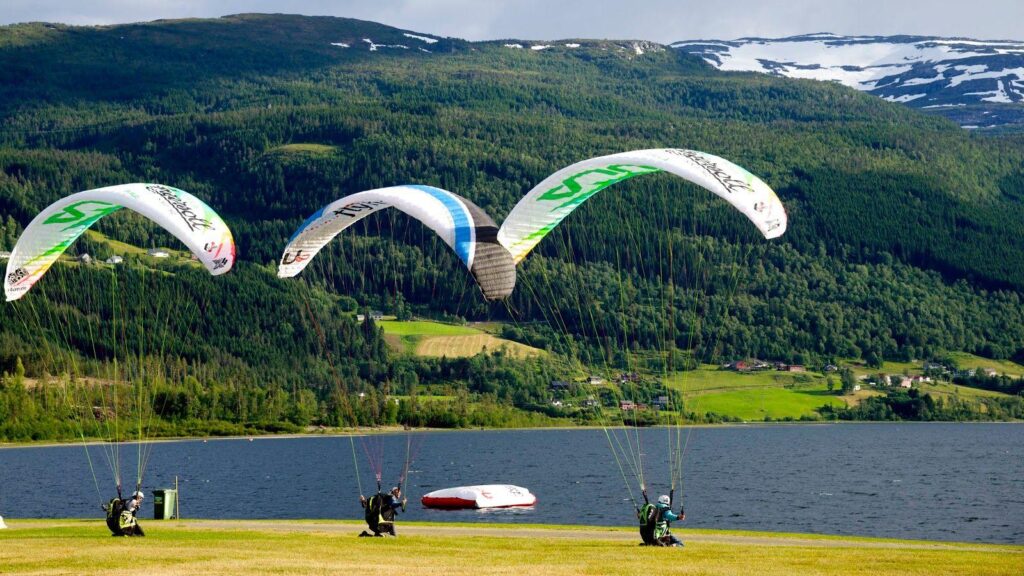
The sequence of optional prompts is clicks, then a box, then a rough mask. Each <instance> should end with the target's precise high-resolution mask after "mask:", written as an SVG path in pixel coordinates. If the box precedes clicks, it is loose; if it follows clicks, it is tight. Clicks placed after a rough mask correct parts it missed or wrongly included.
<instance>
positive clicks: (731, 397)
mask: <svg viewBox="0 0 1024 576" xmlns="http://www.w3.org/2000/svg"><path fill="white" fill-rule="evenodd" d="M824 404H833V405H836V406H845V405H846V403H845V402H844V401H843V399H842V398H841V397H839V396H836V395H835V394H832V393H830V392H829V391H828V390H827V389H826V388H825V386H824V385H819V386H805V387H799V388H792V389H789V388H757V389H748V390H734V391H728V392H713V393H702V394H699V395H696V396H692V397H687V409H688V410H690V411H696V412H698V413H704V412H714V413H715V414H721V415H726V416H733V417H736V418H741V419H743V420H748V421H760V420H764V419H765V418H769V417H770V418H772V419H775V420H779V419H782V418H787V417H788V418H794V419H796V418H800V417H801V416H814V415H815V414H817V412H816V411H815V409H816V408H820V407H821V406H822V405H824Z"/></svg>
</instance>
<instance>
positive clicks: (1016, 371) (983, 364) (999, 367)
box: [950, 352, 1024, 378]
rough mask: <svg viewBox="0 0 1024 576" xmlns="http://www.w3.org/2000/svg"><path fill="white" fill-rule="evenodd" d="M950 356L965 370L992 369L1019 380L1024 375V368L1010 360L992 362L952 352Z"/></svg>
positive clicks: (971, 355) (979, 357) (963, 353)
mask: <svg viewBox="0 0 1024 576" xmlns="http://www.w3.org/2000/svg"><path fill="white" fill-rule="evenodd" d="M950 356H951V357H952V358H953V359H954V360H956V361H957V364H959V365H960V368H961V369H963V370H968V369H970V368H975V369H983V368H991V369H993V370H995V371H996V372H998V373H1000V374H1006V375H1009V376H1013V377H1015V378H1019V377H1020V376H1021V375H1022V374H1024V366H1021V365H1020V364H1017V363H1016V362H1012V361H1010V360H990V359H988V358H982V357H981V356H975V355H973V354H968V353H966V352H952V353H950Z"/></svg>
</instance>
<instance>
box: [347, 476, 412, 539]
mask: <svg viewBox="0 0 1024 576" xmlns="http://www.w3.org/2000/svg"><path fill="white" fill-rule="evenodd" d="M407 502H408V501H407V500H406V499H405V498H403V497H402V489H401V488H399V487H398V486H395V487H394V488H392V489H391V491H390V492H388V493H387V494H383V493H381V492H380V491H378V492H377V493H376V494H375V495H373V496H370V498H369V500H367V499H366V497H365V496H363V495H360V496H359V505H360V506H362V507H363V508H365V509H366V525H367V526H369V528H370V530H371V531H372V532H373V534H370V533H369V532H367V531H365V530H363V532H362V534H360V536H384V535H385V534H387V535H391V536H397V534H395V513H396V512H397V511H398V509H399V508H401V509H402V512H405V505H406V503H407Z"/></svg>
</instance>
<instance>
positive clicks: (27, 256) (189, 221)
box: [4, 184, 235, 302]
mask: <svg viewBox="0 0 1024 576" xmlns="http://www.w3.org/2000/svg"><path fill="white" fill-rule="evenodd" d="M121 208H128V209H129V210H133V211H135V212H138V213H139V214H142V215H143V216H145V217H147V218H149V219H150V220H152V221H154V222H156V223H157V224H159V225H160V226H161V227H163V228H164V229H165V230H167V231H168V232H170V233H171V234H173V235H174V236H175V237H177V238H178V239H179V240H181V241H182V242H184V243H185V245H186V246H188V248H189V250H191V251H192V253H193V254H195V255H196V258H198V259H199V261H200V262H202V263H203V266H205V267H206V269H207V270H209V271H210V273H211V274H213V275H214V276H218V275H220V274H224V273H225V272H227V271H228V270H231V267H232V266H233V265H234V263H235V241H234V240H233V239H232V236H231V230H229V229H228V226H227V224H225V223H224V220H222V219H221V217H220V216H219V215H217V213H216V212H214V211H213V209H212V208H210V207H209V206H207V205H206V203H204V202H203V201H202V200H200V199H199V198H196V197H195V196H193V195H191V194H189V193H188V192H185V191H184V190H179V189H177V188H172V187H170V186H164V185H162V184H122V185H119V186H108V187H106V188H96V189H95V190H86V191H85V192H79V193H77V194H72V195H70V196H67V197H65V198H61V199H60V200H58V201H56V202H54V203H53V204H50V205H49V206H47V207H46V209H44V210H43V211H42V212H40V213H39V214H38V215H37V216H36V217H35V218H34V219H33V220H32V222H30V223H29V225H28V227H26V228H25V231H24V232H23V233H22V234H21V237H20V238H19V239H18V243H17V244H16V245H15V246H14V250H12V251H11V257H10V259H9V260H8V262H7V273H6V274H5V276H4V294H5V295H6V296H7V301H8V302H10V301H13V300H17V299H19V298H21V297H22V296H24V295H25V294H26V293H27V292H28V291H29V289H30V288H32V286H33V285H34V284H35V283H36V282H38V281H39V279H40V278H42V277H43V275H44V274H46V271H47V270H49V269H50V267H51V266H52V265H53V263H54V262H56V261H57V259H58V258H60V255H61V254H63V253H64V251H65V250H67V249H68V247H69V246H71V244H72V243H74V241H75V240H77V239H78V237H79V236H81V235H82V234H83V233H84V232H85V231H86V230H88V229H89V227H90V226H92V225H93V224H95V223H96V221H98V220H99V219H100V218H102V217H104V216H106V215H107V214H110V213H112V212H116V211H118V210H120V209H121Z"/></svg>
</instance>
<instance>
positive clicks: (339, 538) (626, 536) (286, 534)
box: [0, 520, 1024, 576]
mask: <svg viewBox="0 0 1024 576" xmlns="http://www.w3.org/2000/svg"><path fill="white" fill-rule="evenodd" d="M144 527H145V528H146V530H147V533H148V535H147V537H146V538H140V539H124V538H111V537H110V536H109V535H108V533H107V532H106V529H105V527H103V525H102V523H101V522H99V521H97V520H91V521H62V520H55V521H48V520H29V521H25V520H17V521H12V522H11V529H10V530H5V531H0V558H2V561H3V563H2V567H3V568H2V569H3V572H4V574H44V573H45V574H102V575H109V574H146V575H153V576H163V575H179V574H189V575H196V576H206V575H211V576H212V575H217V576H231V575H234V574H257V575H270V574H280V575H284V574H288V575H298V576H302V575H307V574H310V575H312V574H316V575H322V574H364V575H377V574H380V575H394V574H402V575H408V576H419V575H427V576H482V575H489V574H503V575H508V574H544V575H551V576H567V575H577V574H610V575H623V576H625V575H635V574H646V573H650V572H652V571H653V572H654V573H656V574H659V575H660V574H707V575H747V574H763V575H766V576H782V575H786V576H803V575H835V576H846V575H849V576H869V575H870V576H895V575H903V574H920V575H925V574H927V575H936V576H946V575H954V574H972V575H979V576H1003V575H1011V574H1012V575H1019V574H1020V566H1021V562H1022V560H1024V547H1020V546H994V545H959V544H946V543H921V542H906V541H894V540H879V539H865V538H837V537H827V536H803V535H788V534H771V533H741V532H724V531H711V530H693V531H690V530H680V531H679V532H678V533H679V534H680V535H681V536H682V538H683V539H684V540H686V541H687V546H686V548H683V549H651V548H642V547H640V546H638V545H637V537H636V535H635V533H634V531H633V530H632V529H625V528H623V529H616V528H600V527H564V526H557V527H546V526H498V525H495V526H490V527H488V526H487V525H484V526H481V525H458V526H453V525H438V524H434V525H431V524H426V523H423V524H420V523H416V524H411V523H400V524H399V527H398V531H399V535H400V537H399V538H396V539H390V538H387V539H384V538H357V537H356V536H355V534H356V532H357V531H358V530H360V529H361V526H360V525H359V524H358V523H355V522H331V521H315V522H307V521H290V520H288V521H265V522H260V521H242V522H232V521H222V522H210V521H206V522H204V521H198V522H197V521H191V522H190V521H184V522H162V523H158V522H154V521H150V522H148V523H145V524H144Z"/></svg>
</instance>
